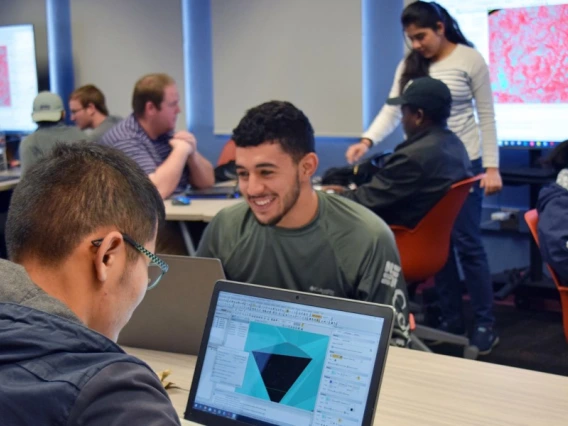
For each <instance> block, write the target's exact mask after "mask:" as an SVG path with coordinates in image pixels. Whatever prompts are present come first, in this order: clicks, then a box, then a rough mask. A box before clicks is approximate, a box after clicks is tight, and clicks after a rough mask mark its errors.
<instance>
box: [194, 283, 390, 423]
mask: <svg viewBox="0 0 568 426" xmlns="http://www.w3.org/2000/svg"><path fill="white" fill-rule="evenodd" d="M384 321H385V320H384V318H380V317H376V316H370V315H362V314H358V313H352V312H345V311H341V310H333V309H326V308H320V307H314V306H309V305H306V304H300V303H291V302H286V301H280V300H272V299H265V298H260V297H255V296H250V295H246V294H235V293H230V292H227V291H220V292H219V296H218V299H217V305H216V308H215V312H214V318H213V320H212V323H211V327H210V332H209V338H208V342H207V348H206V350H205V356H204V359H203V365H202V369H201V375H200V377H199V382H198V383H197V390H196V394H195V399H194V401H193V405H192V407H191V408H192V411H193V410H199V411H205V412H207V413H211V414H214V415H217V416H220V417H224V418H225V419H227V420H228V419H233V420H236V421H237V422H242V423H245V424H254V425H278V426H280V425H294V426H304V425H305V426H308V425H313V426H316V425H317V426H323V425H342V426H355V425H361V424H363V418H364V416H365V408H366V405H367V400H368V396H369V390H370V386H371V381H372V380H371V379H372V378H373V370H374V369H375V366H376V363H377V355H378V353H379V342H380V341H381V332H382V330H385V328H384V327H383V322H384ZM386 330H388V328H387V329H386ZM387 332H388V331H387ZM383 337H384V336H383ZM381 367H382V365H381ZM194 381H195V379H194Z"/></svg>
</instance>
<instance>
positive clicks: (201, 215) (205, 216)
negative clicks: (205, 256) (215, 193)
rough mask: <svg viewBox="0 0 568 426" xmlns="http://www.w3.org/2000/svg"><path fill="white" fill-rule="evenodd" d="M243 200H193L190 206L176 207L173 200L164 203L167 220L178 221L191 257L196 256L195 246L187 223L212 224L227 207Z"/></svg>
mask: <svg viewBox="0 0 568 426" xmlns="http://www.w3.org/2000/svg"><path fill="white" fill-rule="evenodd" d="M242 202H243V199H242V198H227V199H200V198H196V199H192V200H191V204H190V205H189V206H174V205H172V200H166V201H164V204H165V207H166V220H171V221H177V222H178V223H179V227H180V230H181V233H182V236H183V241H184V243H185V246H186V248H187V252H188V253H189V255H190V256H195V244H194V243H193V240H192V239H191V235H190V234H189V230H188V229H187V223H186V222H211V219H213V218H214V217H215V215H216V214H217V213H219V212H220V211H221V210H223V209H224V208H225V207H230V206H234V205H235V204H237V203H242Z"/></svg>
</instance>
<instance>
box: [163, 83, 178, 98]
mask: <svg viewBox="0 0 568 426" xmlns="http://www.w3.org/2000/svg"><path fill="white" fill-rule="evenodd" d="M164 97H165V98H169V99H170V100H171V99H173V98H178V97H179V93H178V90H177V86H176V85H175V84H171V85H169V86H166V87H165V89H164Z"/></svg>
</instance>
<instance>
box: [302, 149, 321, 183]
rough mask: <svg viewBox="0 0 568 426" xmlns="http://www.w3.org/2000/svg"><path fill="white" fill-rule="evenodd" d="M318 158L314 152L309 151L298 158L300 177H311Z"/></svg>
mask: <svg viewBox="0 0 568 426" xmlns="http://www.w3.org/2000/svg"><path fill="white" fill-rule="evenodd" d="M318 164H319V159H318V156H317V155H316V153H315V152H310V153H308V154H306V155H305V156H304V158H302V159H301V160H300V173H301V175H302V177H305V178H308V179H311V177H312V176H313V175H314V174H315V173H316V170H317V168H318Z"/></svg>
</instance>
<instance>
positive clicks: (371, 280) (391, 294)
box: [356, 223, 410, 347]
mask: <svg viewBox="0 0 568 426" xmlns="http://www.w3.org/2000/svg"><path fill="white" fill-rule="evenodd" d="M366 253H367V254H366V256H365V258H364V259H363V262H362V264H361V265H362V268H363V270H362V271H361V277H362V278H361V281H360V282H359V285H358V286H357V289H356V298H357V299H359V300H365V301H367V302H374V303H381V304H384V305H391V306H393V307H394V309H395V311H396V315H395V321H394V329H393V335H392V338H391V344H393V345H396V346H404V347H406V346H408V343H409V338H410V323H409V318H408V316H409V306H408V295H407V290H406V282H405V280H404V276H403V274H402V270H401V266H400V256H399V254H398V249H397V248H396V242H395V240H394V235H393V234H392V232H391V230H390V229H389V228H388V227H387V226H386V224H384V223H383V225H382V226H381V228H380V229H379V231H378V236H377V238H376V240H375V242H374V247H370V248H369V249H368V250H367V251H366Z"/></svg>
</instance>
